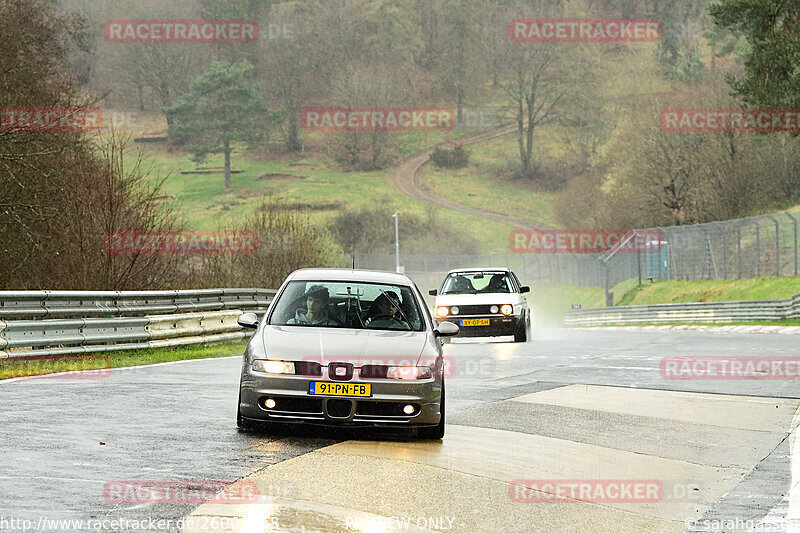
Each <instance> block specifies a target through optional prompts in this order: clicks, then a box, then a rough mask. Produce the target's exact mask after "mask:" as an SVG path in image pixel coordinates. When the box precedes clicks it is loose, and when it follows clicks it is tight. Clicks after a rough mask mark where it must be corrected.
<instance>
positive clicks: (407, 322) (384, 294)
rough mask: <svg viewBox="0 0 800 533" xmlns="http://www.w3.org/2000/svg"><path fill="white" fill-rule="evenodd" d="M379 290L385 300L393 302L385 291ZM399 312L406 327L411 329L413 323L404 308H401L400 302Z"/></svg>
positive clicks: (398, 305)
mask: <svg viewBox="0 0 800 533" xmlns="http://www.w3.org/2000/svg"><path fill="white" fill-rule="evenodd" d="M378 290H379V291H381V294H382V295H383V297H384V298H386V299H387V300H389V301H390V302H391V301H393V300H392V298H390V297H389V295H388V294H386V293H385V292H384V290H383V289H381V288H378ZM397 310H398V311H400V314H401V315H402V316H403V320H405V321H406V325H407V326H408V329H411V321H410V320H409V319H408V317H407V316H406V314H405V313H404V312H403V308H402V307H401V306H400V302H399V301H398V302H397Z"/></svg>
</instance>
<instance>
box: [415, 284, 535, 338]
mask: <svg viewBox="0 0 800 533" xmlns="http://www.w3.org/2000/svg"><path fill="white" fill-rule="evenodd" d="M530 290H531V289H530V287H528V286H525V285H522V284H520V282H519V279H518V278H517V276H516V274H514V273H513V272H512V271H511V270H509V269H507V268H467V269H458V270H451V271H450V272H448V273H447V277H445V279H444V281H443V282H442V286H441V288H439V290H436V289H431V290H430V291H428V293H429V294H431V295H432V296H436V313H435V315H436V321H437V322H438V323H440V324H441V323H442V322H453V323H455V324H456V325H457V326H458V327H459V330H460V331H459V334H458V336H459V337H490V336H505V335H513V336H514V341H515V342H525V341H526V340H527V339H528V332H529V331H530V328H531V322H532V317H531V311H530V308H529V307H528V302H527V300H526V299H525V293H527V292H530Z"/></svg>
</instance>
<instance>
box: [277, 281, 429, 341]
mask: <svg viewBox="0 0 800 533" xmlns="http://www.w3.org/2000/svg"><path fill="white" fill-rule="evenodd" d="M269 324H270V325H273V326H317V327H329V328H350V329H383V330H400V331H422V330H424V329H425V328H424V323H423V320H422V315H421V314H420V309H419V306H418V305H417V302H416V299H415V298H414V293H413V292H412V290H411V288H410V287H408V286H403V285H391V284H378V283H359V282H343V281H292V282H289V284H288V285H287V286H286V289H285V290H284V291H283V292H282V293H281V294H280V296H279V298H278V301H276V302H275V304H274V310H273V311H272V314H271V315H270V321H269Z"/></svg>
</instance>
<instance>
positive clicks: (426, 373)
mask: <svg viewBox="0 0 800 533" xmlns="http://www.w3.org/2000/svg"><path fill="white" fill-rule="evenodd" d="M432 376H433V369H432V368H431V367H430V366H390V367H389V368H388V369H387V371H386V378H387V379H427V378H429V377H432Z"/></svg>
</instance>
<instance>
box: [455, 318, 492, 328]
mask: <svg viewBox="0 0 800 533" xmlns="http://www.w3.org/2000/svg"><path fill="white" fill-rule="evenodd" d="M461 325H462V326H488V325H489V319H488V318H473V319H471V320H462V321H461Z"/></svg>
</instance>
